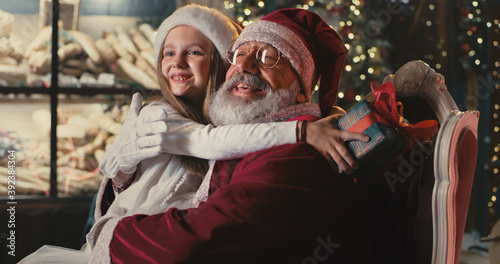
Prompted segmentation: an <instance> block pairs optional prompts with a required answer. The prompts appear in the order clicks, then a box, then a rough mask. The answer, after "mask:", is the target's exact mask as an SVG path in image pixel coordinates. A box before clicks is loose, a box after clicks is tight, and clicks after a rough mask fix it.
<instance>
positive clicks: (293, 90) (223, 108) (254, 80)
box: [208, 74, 299, 126]
mask: <svg viewBox="0 0 500 264" xmlns="http://www.w3.org/2000/svg"><path fill="white" fill-rule="evenodd" d="M242 81H243V82H245V83H247V84H250V85H252V86H254V87H259V88H260V89H262V90H264V91H265V95H264V97H261V98H257V99H247V98H241V97H238V96H234V95H233V93H232V90H233V87H234V86H235V85H236V84H237V83H239V82H242ZM298 91H299V84H298V82H295V83H294V84H292V86H291V87H288V88H284V89H278V90H275V91H273V90H272V89H271V85H269V84H268V83H267V82H265V81H264V80H262V79H260V78H258V77H256V76H255V75H251V74H236V75H234V76H233V77H232V78H231V79H230V80H228V81H226V82H225V83H223V84H222V85H221V87H220V88H219V90H218V91H217V92H216V93H215V94H214V95H213V96H212V99H211V102H210V107H209V112H208V115H209V117H210V119H211V121H212V123H213V124H214V125H215V126H220V125H233V124H247V123H251V122H252V121H254V120H256V119H258V118H262V117H265V116H268V115H274V114H275V113H277V112H278V111H279V110H281V109H283V108H285V107H288V106H290V105H294V104H296V103H297V100H296V95H297V92H298Z"/></svg>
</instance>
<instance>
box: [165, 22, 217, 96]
mask: <svg viewBox="0 0 500 264" xmlns="http://www.w3.org/2000/svg"><path fill="white" fill-rule="evenodd" d="M212 47H213V44H212V42H211V41H210V39H208V38H207V37H206V36H205V35H203V34H202V33H201V32H200V31H199V30H197V29H195V28H193V27H190V26H177V27H175V28H173V29H171V30H170V32H169V33H168V35H167V37H166V38H165V42H164V43H163V54H162V57H163V58H162V61H161V72H162V74H163V76H164V77H165V79H166V80H167V82H168V85H169V86H170V89H171V91H172V93H173V94H174V95H176V96H180V97H182V98H184V99H185V100H187V101H189V102H190V103H192V104H195V105H201V104H202V102H203V100H204V98H205V92H206V89H207V85H208V79H209V72H210V57H211V51H212V50H213V48H212Z"/></svg>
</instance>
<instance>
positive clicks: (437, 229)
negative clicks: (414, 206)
mask: <svg viewBox="0 0 500 264" xmlns="http://www.w3.org/2000/svg"><path fill="white" fill-rule="evenodd" d="M384 82H392V83H393V85H394V87H395V89H396V92H397V94H398V95H405V96H407V95H419V96H422V97H423V98H424V99H425V100H426V101H427V103H428V105H429V106H430V107H431V108H432V110H433V111H434V113H435V115H436V117H437V120H438V122H439V131H438V135H437V138H436V142H435V148H434V160H433V163H434V169H433V171H434V187H433V191H432V228H433V242H432V263H433V264H444V263H446V264H457V263H458V259H459V254H460V248H461V244H462V236H463V233H464V228H465V222H466V218H467V211H468V207H469V201H470V194H471V190H472V182H473V178H474V171H475V167H476V157H477V126H478V121H479V112H477V111H464V112H462V111H459V109H458V107H457V105H456V103H455V101H454V100H453V98H452V97H451V95H450V93H449V92H448V91H447V88H446V85H445V83H444V77H443V76H442V75H441V74H438V73H436V72H435V71H434V70H433V69H431V68H430V67H429V65H427V64H425V63H424V62H422V61H411V62H408V63H407V64H405V65H404V66H402V67H401V68H400V69H399V70H398V71H397V72H396V73H395V74H394V75H389V76H387V77H386V79H385V80H384ZM429 195H430V194H429Z"/></svg>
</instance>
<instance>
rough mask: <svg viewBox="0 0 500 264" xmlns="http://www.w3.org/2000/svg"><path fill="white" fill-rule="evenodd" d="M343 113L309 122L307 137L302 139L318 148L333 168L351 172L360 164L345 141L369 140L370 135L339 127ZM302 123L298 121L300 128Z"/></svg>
mask: <svg viewBox="0 0 500 264" xmlns="http://www.w3.org/2000/svg"><path fill="white" fill-rule="evenodd" d="M342 115H343V113H342V112H340V113H338V114H335V115H331V116H328V117H325V118H323V119H320V120H318V121H314V122H308V123H307V125H306V133H305V134H306V138H305V139H302V141H304V142H306V143H308V144H310V145H311V146H313V147H314V148H315V149H316V150H318V151H319V153H321V155H323V156H324V157H325V158H326V160H327V161H328V163H330V165H331V166H332V168H334V169H338V171H339V172H346V173H348V174H351V173H353V172H354V170H355V169H357V168H358V164H357V162H356V160H355V159H354V158H353V157H352V155H351V153H350V152H349V151H348V150H347V147H346V145H345V142H346V141H349V140H361V141H363V142H368V141H370V137H368V136H367V135H364V134H361V133H356V132H348V131H343V130H340V129H338V127H337V120H338V119H339V118H340V117H341V116H342ZM301 123H302V122H298V124H297V126H298V127H299V128H301V127H302V124H301ZM299 132H300V131H299Z"/></svg>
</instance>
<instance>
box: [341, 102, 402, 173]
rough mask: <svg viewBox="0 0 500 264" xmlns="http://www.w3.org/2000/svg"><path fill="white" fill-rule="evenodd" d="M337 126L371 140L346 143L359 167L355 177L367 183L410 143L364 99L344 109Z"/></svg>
mask: <svg viewBox="0 0 500 264" xmlns="http://www.w3.org/2000/svg"><path fill="white" fill-rule="evenodd" d="M337 125H338V127H339V129H342V130H345V131H353V132H358V133H362V134H365V135H367V136H369V137H370V141H369V142H362V141H358V140H352V141H348V142H347V148H348V150H349V151H350V153H351V154H352V156H353V157H354V158H355V159H356V161H357V162H358V164H359V168H358V169H357V170H356V171H355V172H354V177H356V178H357V179H359V180H370V179H369V177H373V176H374V174H376V172H379V171H380V170H383V169H384V167H387V165H388V164H389V163H390V162H391V160H393V159H394V158H395V157H396V156H398V155H400V153H402V152H403V151H404V150H405V149H406V148H407V147H408V143H409V142H408V141H407V139H405V138H403V137H402V136H401V135H400V133H399V131H398V128H396V127H394V126H391V125H390V124H388V122H387V121H386V120H385V119H384V118H383V117H382V116H381V115H380V114H379V113H378V112H377V110H376V109H375V108H374V107H373V105H372V104H371V103H370V102H368V101H366V100H361V101H360V102H359V103H357V104H356V105H354V106H352V107H351V108H350V109H349V110H347V111H346V113H345V114H344V115H343V116H342V117H341V118H340V119H339V120H338V124H337ZM396 158H397V157H396Z"/></svg>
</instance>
